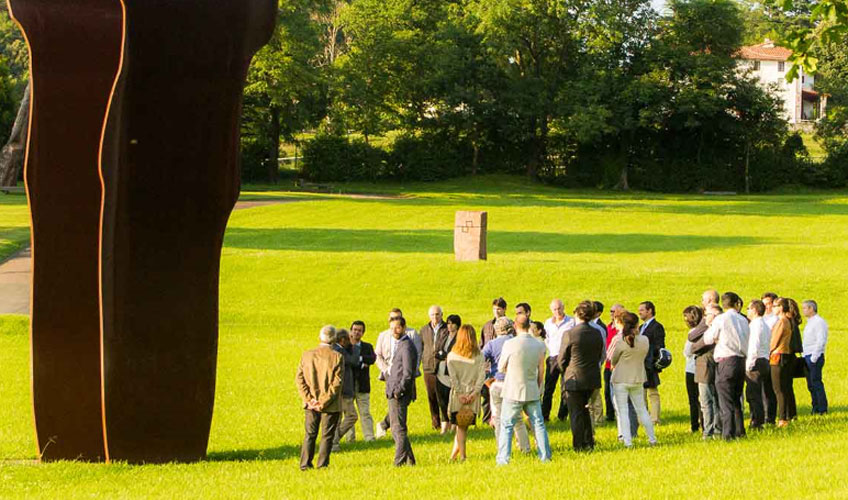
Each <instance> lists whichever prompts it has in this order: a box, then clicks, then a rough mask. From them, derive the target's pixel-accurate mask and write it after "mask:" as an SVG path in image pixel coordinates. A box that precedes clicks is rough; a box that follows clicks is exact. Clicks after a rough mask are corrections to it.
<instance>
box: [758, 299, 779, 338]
mask: <svg viewBox="0 0 848 500" xmlns="http://www.w3.org/2000/svg"><path fill="white" fill-rule="evenodd" d="M777 299H778V297H777V294H776V293H774V292H766V293H764V294H763V296H762V300H763V305H764V306H766V313H765V314H763V322H764V323H765V324H766V326H767V327H768V328H769V330H771V328H772V327H773V326H774V324H775V323H777V314H775V313H774V303H775V302H777Z"/></svg>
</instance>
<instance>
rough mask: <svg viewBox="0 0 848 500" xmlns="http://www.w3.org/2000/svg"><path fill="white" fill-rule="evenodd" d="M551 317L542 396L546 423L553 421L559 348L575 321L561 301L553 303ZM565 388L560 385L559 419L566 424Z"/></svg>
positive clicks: (546, 335) (546, 340)
mask: <svg viewBox="0 0 848 500" xmlns="http://www.w3.org/2000/svg"><path fill="white" fill-rule="evenodd" d="M551 314H553V316H551V317H550V318H548V320H547V321H545V346H546V347H547V348H548V357H547V359H546V360H545V392H544V394H543V396H542V416H544V417H545V422H547V421H549V420H550V419H551V407H552V406H553V399H554V391H555V390H556V386H557V381H558V380H559V379H560V377H561V375H562V372H560V369H559V366H558V365H557V356H559V348H560V345H562V337H563V335H564V334H565V332H567V331H568V330H571V329H572V328H573V327H574V319H573V318H572V317H571V316H569V315H567V314H565V306H564V305H563V303H562V301H561V300H560V299H554V300H553V301H551ZM564 387H565V386H564V385H563V384H562V383H560V401H559V411H558V412H557V418H559V419H560V421H562V422H564V421H565V419H566V418H568V406H566V404H565V388H564Z"/></svg>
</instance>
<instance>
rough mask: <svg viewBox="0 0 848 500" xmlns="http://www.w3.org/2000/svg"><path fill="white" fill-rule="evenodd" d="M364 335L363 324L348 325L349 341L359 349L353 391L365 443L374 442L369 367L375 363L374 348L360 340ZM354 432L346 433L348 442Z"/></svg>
mask: <svg viewBox="0 0 848 500" xmlns="http://www.w3.org/2000/svg"><path fill="white" fill-rule="evenodd" d="M363 335H365V322H363V321H359V320H357V321H354V322H353V323H352V324H351V325H350V341H351V343H352V345H353V348H354V349H359V359H358V363H357V365H356V366H355V367H354V370H353V379H354V389H355V390H356V396H355V397H354V401H356V409H357V410H358V411H359V423H360V425H361V426H362V436H363V437H364V438H365V441H374V417H372V416H371V365H373V364H374V363H375V362H376V361H377V355H376V354H375V353H374V346H372V345H371V344H369V343H368V342H364V341H363V340H362V336H363ZM355 439H356V432H354V430H353V429H351V430H350V432H349V433H348V440H349V441H354V440H355Z"/></svg>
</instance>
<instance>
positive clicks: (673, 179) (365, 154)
mask: <svg viewBox="0 0 848 500" xmlns="http://www.w3.org/2000/svg"><path fill="white" fill-rule="evenodd" d="M656 142H661V141H657V138H651V140H649V141H645V143H646V144H652V143H653V144H655V143H656ZM678 143H679V141H678ZM552 144H553V145H554V146H555V147H553V148H552V149H551V150H550V151H549V153H550V155H551V158H552V161H551V163H550V164H548V165H545V166H543V168H542V169H540V172H539V176H540V179H541V180H543V181H545V182H550V183H553V184H558V185H562V186H567V187H599V188H612V187H614V186H616V184H617V183H618V181H619V179H620V174H621V170H622V168H623V166H624V165H625V164H628V165H629V184H630V187H631V188H635V189H644V190H650V191H661V192H699V191H737V192H743V191H744V189H745V170H744V165H745V157H744V156H740V155H739V151H740V147H739V145H738V144H736V143H734V144H728V147H727V150H726V151H725V152H711V153H710V154H705V155H704V157H703V158H702V160H701V162H700V163H698V161H697V159H696V158H692V157H690V156H689V155H686V154H683V152H681V151H677V150H675V149H674V147H673V144H675V143H674V142H672V141H669V144H672V146H669V147H668V148H667V149H663V150H655V149H651V150H649V149H648V148H644V149H639V148H640V147H641V146H640V145H638V144H637V145H635V146H634V147H635V148H636V153H635V154H634V156H633V158H634V159H633V160H631V161H630V162H629V163H628V161H627V160H626V159H625V158H623V157H622V155H621V154H620V151H619V150H618V149H616V144H615V143H614V141H599V142H598V143H596V144H594V145H592V144H590V145H581V146H579V147H578V146H574V145H568V144H566V141H563V142H561V143H558V142H557V141H552ZM502 146H503V145H498V146H497V147H502ZM513 146H514V145H513ZM512 149H513V150H515V149H518V148H515V147H513V148H512ZM722 153H724V154H722ZM303 155H304V158H303V164H302V165H303V169H302V172H301V173H302V175H303V176H304V177H305V178H306V179H308V180H310V181H314V182H334V181H337V182H346V181H378V180H406V181H435V180H440V179H446V178H451V177H459V176H464V175H468V174H469V173H471V170H472V166H471V164H472V158H473V153H472V150H471V147H470V145H469V144H468V143H467V142H465V141H462V140H458V139H455V138H452V137H451V136H449V135H447V134H420V135H401V136H399V137H397V138H396V139H395V141H394V143H393V144H391V145H390V146H389V147H388V150H384V149H382V148H379V147H376V146H373V145H369V144H367V143H365V142H364V141H362V140H361V139H349V138H347V137H344V136H338V135H319V136H317V137H316V138H314V139H313V140H311V141H308V142H307V143H306V145H305V147H304V150H303ZM480 158H484V160H483V161H482V162H481V167H480V168H479V169H478V172H480V173H492V172H512V171H514V170H515V169H513V168H511V167H510V166H511V164H512V162H513V159H509V158H505V159H501V160H500V161H499V159H498V157H497V151H496V150H495V148H491V149H486V150H482V151H481V152H480ZM749 162H750V165H749V174H750V188H751V190H752V191H755V192H762V191H767V190H770V189H774V188H777V187H780V186H783V185H787V184H795V185H807V186H812V187H821V188H836V187H843V186H845V185H846V182H848V147H846V148H845V151H844V152H842V153H840V154H832V155H830V157H829V158H828V160H827V161H825V162H823V163H814V162H812V161H810V159H809V156H808V154H807V151H806V149H805V147H804V144H803V141H802V140H801V137H800V136H799V135H798V134H790V135H789V136H788V137H787V138H786V140H785V142H784V144H783V146H782V147H780V148H777V149H775V148H769V147H763V148H761V149H753V150H752V152H751V156H750V158H749Z"/></svg>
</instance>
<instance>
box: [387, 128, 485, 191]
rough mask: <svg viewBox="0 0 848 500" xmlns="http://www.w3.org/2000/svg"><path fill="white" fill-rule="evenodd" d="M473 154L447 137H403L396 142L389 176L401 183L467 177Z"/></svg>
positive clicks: (436, 135)
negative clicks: (403, 181) (404, 181)
mask: <svg viewBox="0 0 848 500" xmlns="http://www.w3.org/2000/svg"><path fill="white" fill-rule="evenodd" d="M471 156H472V151H471V147H470V146H469V145H467V144H464V143H460V142H458V141H456V140H454V139H453V138H452V137H449V136H448V135H447V134H422V135H417V136H414V135H403V136H400V137H398V138H397V139H396V140H395V143H394V146H393V147H392V153H391V155H390V159H389V165H388V172H387V174H388V176H390V177H392V178H394V179H398V180H415V181H436V180H441V179H446V178H450V177H459V176H462V175H466V174H467V172H466V166H470V165H471Z"/></svg>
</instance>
